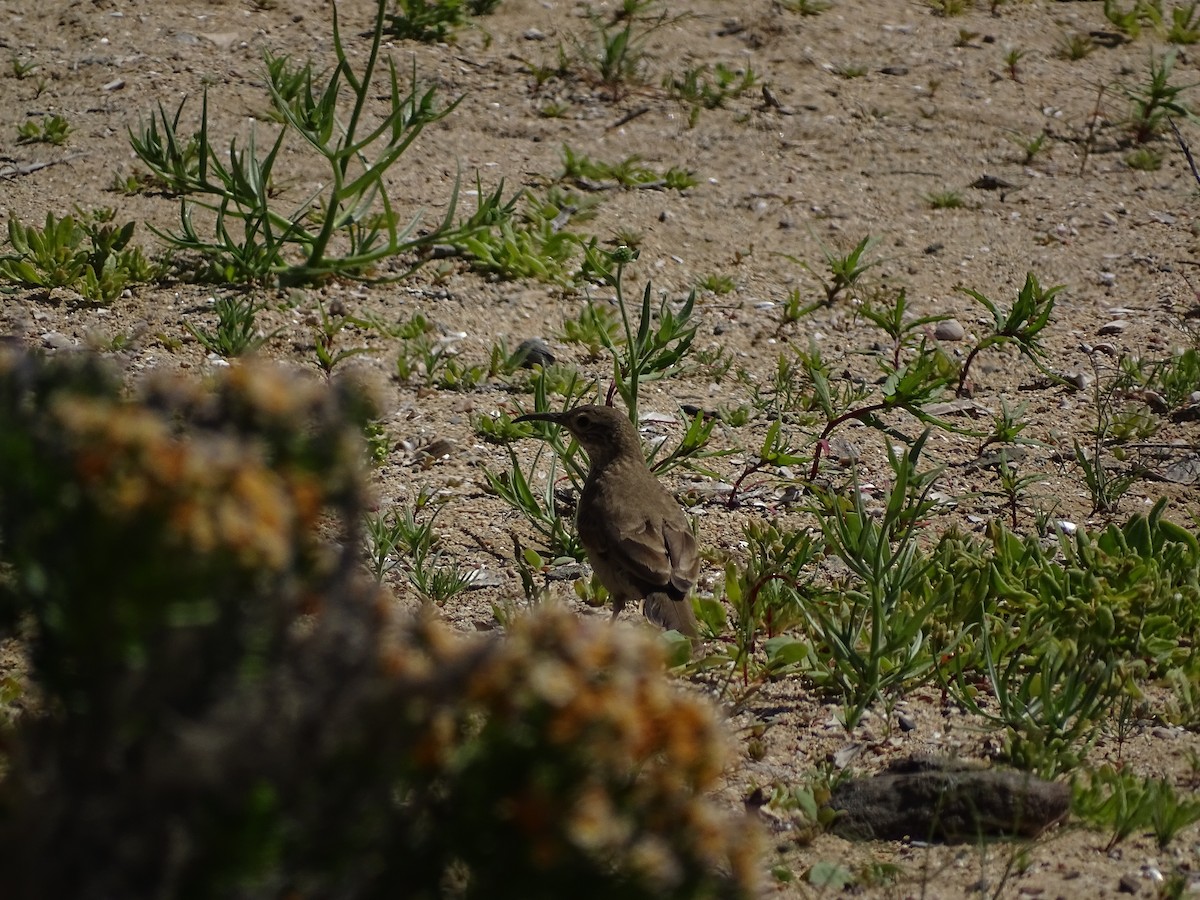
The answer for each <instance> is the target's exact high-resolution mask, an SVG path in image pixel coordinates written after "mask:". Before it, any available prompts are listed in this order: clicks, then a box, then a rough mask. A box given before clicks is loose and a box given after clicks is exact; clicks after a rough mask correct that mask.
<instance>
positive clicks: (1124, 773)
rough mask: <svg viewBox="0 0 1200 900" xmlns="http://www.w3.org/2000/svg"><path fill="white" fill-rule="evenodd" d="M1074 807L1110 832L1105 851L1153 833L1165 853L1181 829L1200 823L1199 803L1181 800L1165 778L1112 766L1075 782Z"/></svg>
mask: <svg viewBox="0 0 1200 900" xmlns="http://www.w3.org/2000/svg"><path fill="white" fill-rule="evenodd" d="M1072 808H1073V810H1074V811H1075V813H1076V815H1078V816H1080V817H1081V818H1083V819H1084V821H1086V822H1088V823H1090V824H1093V825H1096V826H1099V827H1101V828H1104V829H1107V830H1108V831H1110V832H1111V837H1110V838H1109V841H1108V844H1107V845H1106V846H1105V848H1104V849H1105V852H1108V851H1110V850H1112V849H1113V848H1114V847H1116V846H1117V844H1119V843H1121V842H1122V841H1124V840H1125V839H1126V838H1128V837H1129V836H1130V835H1131V834H1133V833H1134V832H1135V831H1153V832H1154V836H1155V840H1156V841H1157V843H1158V847H1159V849H1160V850H1166V849H1167V848H1168V847H1169V846H1170V845H1171V843H1172V842H1173V841H1174V840H1175V837H1176V836H1177V835H1178V834H1179V832H1180V831H1181V830H1183V829H1184V828H1186V827H1188V826H1189V825H1191V824H1193V823H1195V822H1198V821H1200V800H1193V799H1185V798H1183V797H1181V796H1180V794H1179V792H1178V791H1177V790H1176V789H1175V787H1174V786H1173V785H1171V783H1170V782H1169V781H1167V780H1166V779H1165V778H1141V777H1139V776H1137V775H1136V774H1134V773H1133V772H1130V771H1128V770H1118V769H1114V768H1113V767H1112V766H1102V767H1101V768H1099V769H1097V770H1095V771H1092V772H1089V773H1088V775H1087V777H1086V778H1078V779H1075V780H1074V782H1073V783H1072Z"/></svg>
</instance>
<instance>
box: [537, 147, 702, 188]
mask: <svg viewBox="0 0 1200 900" xmlns="http://www.w3.org/2000/svg"><path fill="white" fill-rule="evenodd" d="M641 162H642V158H641V157H640V156H638V155H637V154H634V155H633V156H629V157H626V158H625V159H623V160H621V162H619V163H600V162H595V161H594V160H592V159H591V158H590V157H587V156H584V155H583V154H579V153H576V152H575V151H573V150H572V149H571V148H570V147H569V146H567V145H566V144H563V173H562V175H560V176H559V178H560V179H562V180H568V181H572V182H575V183H576V184H578V185H581V186H583V187H586V188H587V189H589V190H595V189H596V188H597V187H598V186H599V185H600V184H602V183H603V182H607V181H613V182H616V183H617V184H618V185H620V186H621V187H627V188H642V189H645V188H666V189H668V190H676V191H682V190H686V189H687V188H689V187H693V186H694V185H695V184H696V183H697V181H696V177H695V175H693V174H692V173H691V172H688V171H686V170H684V169H680V168H677V167H671V168H669V169H667V170H666V171H664V172H656V171H654V170H653V169H650V168H647V167H646V166H643V165H642V164H641Z"/></svg>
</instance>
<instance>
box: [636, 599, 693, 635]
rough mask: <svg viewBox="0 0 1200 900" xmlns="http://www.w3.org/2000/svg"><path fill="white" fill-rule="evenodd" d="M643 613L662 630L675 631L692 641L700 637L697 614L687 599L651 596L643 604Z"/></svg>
mask: <svg viewBox="0 0 1200 900" xmlns="http://www.w3.org/2000/svg"><path fill="white" fill-rule="evenodd" d="M642 613H643V614H644V615H645V616H646V618H647V619H649V620H650V621H651V622H653V623H654V624H655V625H658V626H659V627H661V628H666V629H668V630H670V629H674V630H675V631H678V632H679V633H680V634H682V635H684V636H686V637H689V638H691V639H692V640H696V639H697V638H699V637H700V626H699V625H698V624H697V622H696V613H695V612H694V611H693V610H692V601H691V600H690V599H688V598H687V597H684V598H683V599H682V600H673V599H671V598H670V597H669V596H667V595H666V594H661V593H660V594H651V595H650V596H649V597H647V598H646V602H645V603H643V604H642Z"/></svg>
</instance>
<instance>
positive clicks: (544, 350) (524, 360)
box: [517, 338, 554, 369]
mask: <svg viewBox="0 0 1200 900" xmlns="http://www.w3.org/2000/svg"><path fill="white" fill-rule="evenodd" d="M517 353H518V354H519V355H520V356H521V365H522V366H523V367H524V368H526V369H532V368H533V367H534V366H541V367H542V368H545V367H546V366H549V365H552V364H553V363H554V354H553V353H551V352H550V348H549V347H548V346H547V345H546V342H545V341H543V340H540V339H539V338H528V339H526V340H523V341H521V343H520V344H518V345H517Z"/></svg>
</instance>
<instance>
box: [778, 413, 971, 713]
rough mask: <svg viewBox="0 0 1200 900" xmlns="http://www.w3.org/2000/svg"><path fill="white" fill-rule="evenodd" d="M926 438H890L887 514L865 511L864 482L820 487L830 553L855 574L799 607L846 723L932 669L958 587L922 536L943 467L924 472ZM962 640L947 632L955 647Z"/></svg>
mask: <svg viewBox="0 0 1200 900" xmlns="http://www.w3.org/2000/svg"><path fill="white" fill-rule="evenodd" d="M928 437H929V431H928V430H926V431H925V432H924V433H923V434H922V435H921V437H920V438H919V439H918V440H917V441H916V443H914V444H913V446H912V447H911V448H910V449H909V451H908V453H907V454H905V455H903V456H901V455H898V454H897V453H896V452H895V450H893V449H892V447H891V445H890V444H889V445H888V460H889V463H890V464H891V467H892V471H893V473H894V480H893V484H892V487H891V491H890V492H889V493H888V495H887V496H886V507H885V510H884V512H883V514H882V516H881V517H878V518H877V517H875V516H873V515H872V514H871V513H870V512H869V511H868V510H867V505H866V498H865V497H864V496H863V492H862V491H861V490H860V489H858V487H857V486H855V488H854V490H852V491H851V493H850V496H849V498H848V499H843V498H841V497H838V496H836V495H834V494H833V493H830V492H821V493H819V494H818V499H819V507H818V509H817V512H818V515H819V517H820V522H821V528H822V532H823V533H824V537H825V547H826V552H827V553H830V554H833V555H835V556H837V557H838V558H839V559H841V560H842V562H843V563H844V564H845V565H846V568H847V570H848V572H847V576H846V577H845V578H844V579H843V582H842V583H841V584H838V585H836V586H835V589H834V590H832V591H830V592H829V593H828V594H825V595H823V596H818V597H814V598H813V599H812V600H811V601H810V602H807V603H804V604H802V606H801V609H802V611H803V614H804V617H805V623H806V630H807V632H808V633H809V634H810V635H811V636H812V637H811V640H812V643H813V649H812V650H811V651H809V653H808V675H809V677H810V678H812V679H813V680H814V681H815V682H816V683H817V684H818V685H820V686H824V687H826V688H828V689H832V690H834V691H836V692H837V693H838V694H840V696H841V698H842V702H843V704H844V705H843V709H842V714H841V716H842V722H843V725H844V726H845V727H846V728H847V729H851V728H853V727H854V726H855V725H857V724H858V722H859V720H860V719H861V718H862V715H863V713H864V712H865V711H866V709H867V708H868V707H869V706H870V705H871V704H872V703H874V702H876V701H882V702H883V703H884V704H885V706H887V707H888V708H889V709H890V706H891V704H892V703H893V702H894V701H895V699H896V698H898V697H899V696H901V695H902V693H903V692H904V691H906V690H909V689H911V688H912V687H913V686H915V685H918V684H921V683H922V682H925V681H927V680H929V679H931V678H933V677H934V669H935V668H936V667H935V665H934V662H935V657H934V655H933V650H932V649H931V648H930V646H929V640H928V637H929V632H930V629H931V628H932V626H933V620H934V616H935V613H937V612H938V611H940V610H941V609H942V608H943V607H944V606H945V603H946V597H947V594H948V593H951V592H952V591H953V590H954V587H953V584H952V583H950V582H948V581H947V580H946V579H945V578H944V577H941V576H940V575H939V573H938V571H937V567H936V566H935V559H934V558H933V557H930V556H927V555H926V554H925V553H923V552H922V551H921V549H920V547H919V542H918V537H919V532H920V530H921V527H922V522H923V520H924V519H925V518H926V517H927V516H928V515H930V514H931V513H932V512H933V511H934V510H935V508H936V503H935V502H934V501H933V500H931V499H930V496H929V495H930V492H931V491H932V490H933V485H934V483H935V481H936V479H937V477H938V474H939V471H940V470H937V469H934V470H930V471H925V472H918V470H917V463H918V461H919V459H920V456H921V452H922V450H923V448H924V445H925V441H926V439H927V438H928ZM959 640H961V635H958V636H948V637H946V638H945V641H946V645H947V647H949V648H953V647H955V646H956V645H957V643H958V642H959ZM943 652H945V651H943ZM950 652H953V651H952V649H951V651H950Z"/></svg>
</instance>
